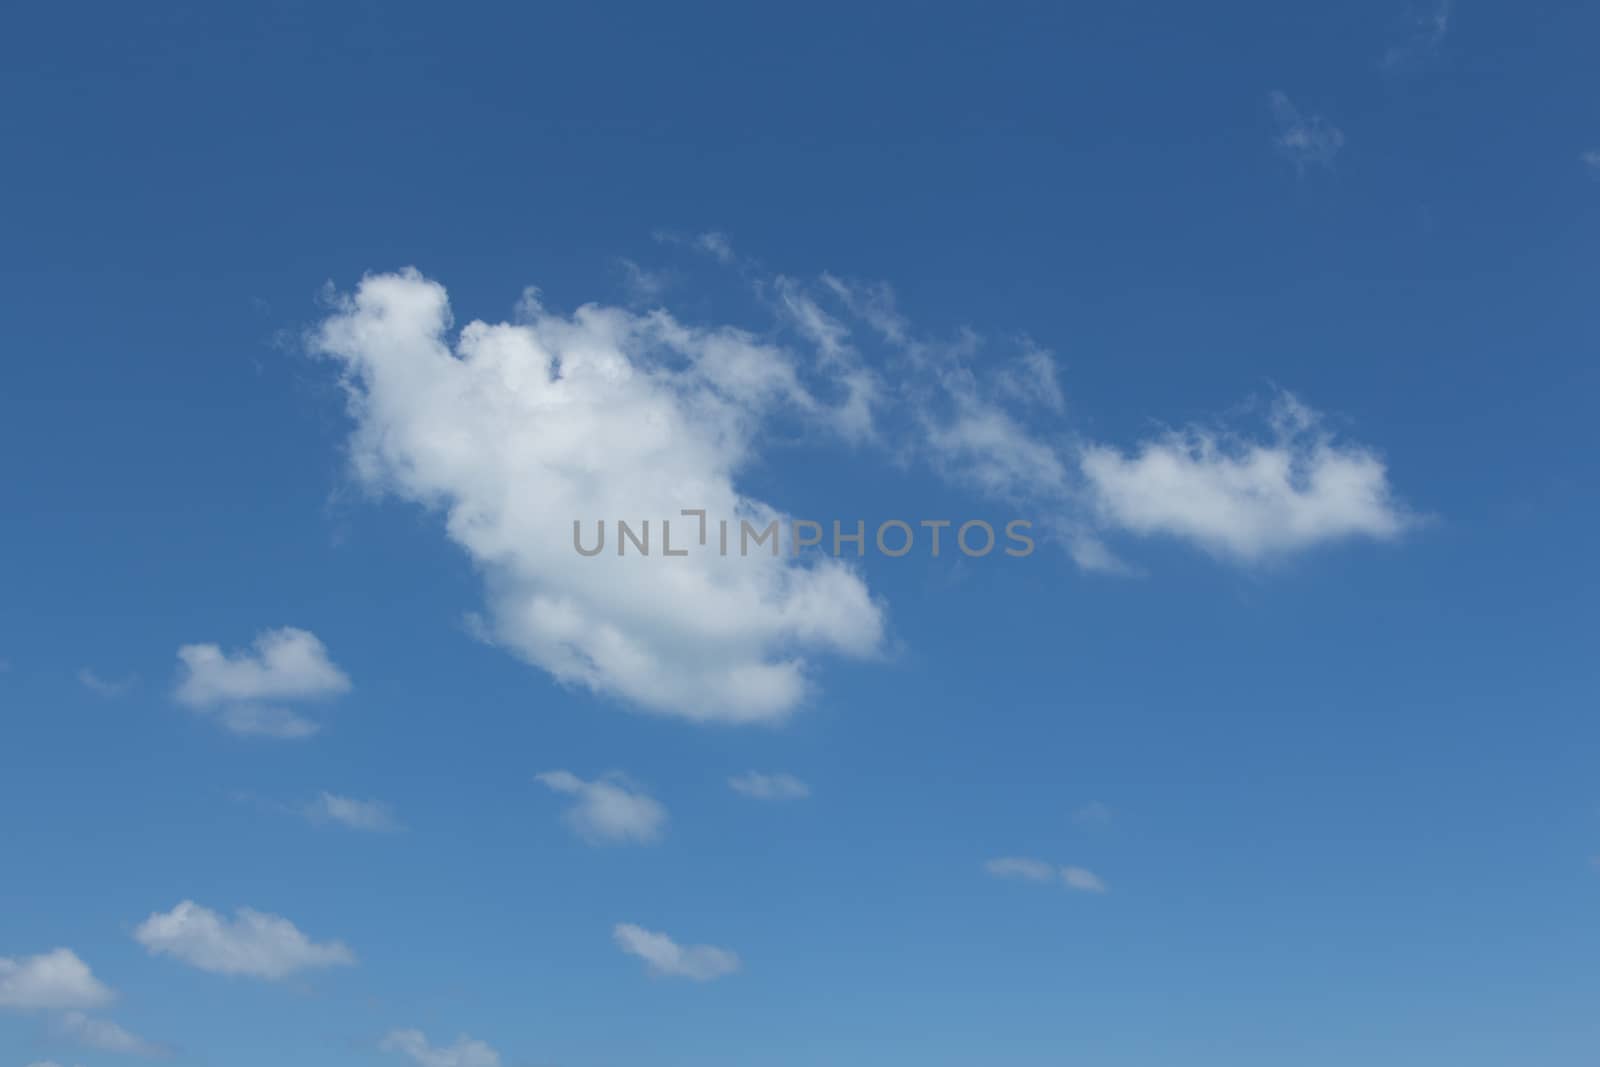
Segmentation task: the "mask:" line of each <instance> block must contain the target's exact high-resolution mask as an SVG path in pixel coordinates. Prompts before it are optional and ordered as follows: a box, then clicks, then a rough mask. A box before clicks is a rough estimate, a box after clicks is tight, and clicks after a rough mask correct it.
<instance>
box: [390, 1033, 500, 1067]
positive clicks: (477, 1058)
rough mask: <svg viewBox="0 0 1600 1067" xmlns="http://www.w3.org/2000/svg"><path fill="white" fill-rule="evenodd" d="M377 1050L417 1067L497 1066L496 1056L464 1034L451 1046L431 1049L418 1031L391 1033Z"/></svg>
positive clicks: (423, 1035) (484, 1045)
mask: <svg viewBox="0 0 1600 1067" xmlns="http://www.w3.org/2000/svg"><path fill="white" fill-rule="evenodd" d="M380 1047H381V1048H382V1049H383V1050H384V1051H385V1052H399V1053H402V1054H404V1055H406V1056H409V1057H410V1058H411V1060H412V1061H413V1062H414V1063H416V1064H418V1065H419V1067H500V1053H498V1052H496V1051H495V1050H494V1049H493V1048H491V1047H489V1046H488V1045H486V1044H484V1043H483V1042H482V1041H475V1040H473V1039H472V1038H470V1037H467V1036H466V1035H465V1034H463V1035H461V1036H460V1037H458V1038H456V1041H455V1044H453V1045H437V1046H435V1045H430V1044H429V1043H428V1038H427V1035H425V1034H424V1033H423V1032H422V1031H421V1030H395V1031H393V1032H392V1033H390V1034H389V1035H388V1036H387V1037H385V1038H384V1039H383V1042H382V1044H381V1045H380Z"/></svg>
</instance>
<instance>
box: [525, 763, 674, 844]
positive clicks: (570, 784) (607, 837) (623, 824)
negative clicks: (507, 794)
mask: <svg viewBox="0 0 1600 1067" xmlns="http://www.w3.org/2000/svg"><path fill="white" fill-rule="evenodd" d="M535 780H536V781H538V782H539V783H540V784H542V785H544V786H545V787H546V788H548V789H550V790H552V791H553V792H556V793H560V794H562V795H563V796H570V797H572V798H573V801H572V804H571V805H570V806H569V807H568V808H567V810H566V812H565V813H564V814H563V816H562V818H563V819H564V820H565V821H566V823H567V825H568V826H570V827H571V828H572V830H573V832H574V833H576V834H577V835H578V836H579V837H582V838H583V839H584V840H586V841H589V842H592V843H594V844H621V843H630V842H631V843H643V842H650V841H655V840H657V839H659V838H660V837H661V833H662V830H663V829H664V828H665V826H666V823H667V809H666V808H664V807H663V806H662V805H661V804H660V802H658V801H657V800H655V799H654V798H653V797H651V796H650V795H649V794H647V793H645V792H644V791H643V790H642V789H640V788H638V787H637V786H634V785H631V784H630V783H628V782H627V781H626V780H625V779H623V778H622V777H620V776H616V775H613V776H610V777H606V778H597V779H595V780H593V781H585V780H584V779H582V778H579V777H578V776H577V775H575V774H573V773H572V772H571V771H545V772H544V773H542V774H539V775H536V776H535Z"/></svg>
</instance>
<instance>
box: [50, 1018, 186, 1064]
mask: <svg viewBox="0 0 1600 1067" xmlns="http://www.w3.org/2000/svg"><path fill="white" fill-rule="evenodd" d="M55 1029H56V1032H57V1033H60V1034H63V1035H65V1036H67V1037H70V1038H72V1039H73V1040H75V1041H77V1042H78V1043H79V1044H81V1045H84V1046H87V1047H88V1048H92V1049H96V1050H98V1051H100V1052H117V1053H122V1054H125V1055H131V1056H165V1055H167V1054H168V1049H167V1048H166V1046H164V1045H157V1044H155V1043H153V1042H150V1041H146V1040H145V1039H144V1038H142V1037H140V1036H139V1035H137V1034H133V1033H129V1032H128V1031H127V1030H125V1029H123V1028H122V1027H120V1026H118V1025H117V1024H116V1023H114V1022H110V1021H108V1020H105V1019H91V1018H90V1017H89V1016H87V1015H85V1014H83V1012H81V1011H69V1012H67V1013H66V1014H64V1015H62V1016H61V1017H60V1018H59V1019H57V1020H56V1023H55Z"/></svg>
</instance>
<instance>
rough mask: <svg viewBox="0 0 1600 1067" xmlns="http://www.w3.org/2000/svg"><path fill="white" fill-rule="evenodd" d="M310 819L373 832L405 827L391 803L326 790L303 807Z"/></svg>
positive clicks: (396, 829)
mask: <svg viewBox="0 0 1600 1067" xmlns="http://www.w3.org/2000/svg"><path fill="white" fill-rule="evenodd" d="M301 814H303V815H304V816H305V817H306V818H307V819H309V820H311V821H312V822H314V823H319V824H333V825H336V826H343V827H345V828H347V829H350V830H365V831H367V832H369V833H395V832H397V831H399V830H402V829H404V827H403V826H402V825H401V823H400V820H398V819H396V818H395V816H394V813H393V812H392V811H390V810H389V806H388V805H387V804H384V803H382V802H381V801H377V800H357V799H355V798H354V797H343V796H339V795H338V794H337V793H328V792H323V793H319V794H318V795H317V799H316V800H313V801H311V802H310V803H309V804H307V805H305V806H304V807H303V808H302V809H301Z"/></svg>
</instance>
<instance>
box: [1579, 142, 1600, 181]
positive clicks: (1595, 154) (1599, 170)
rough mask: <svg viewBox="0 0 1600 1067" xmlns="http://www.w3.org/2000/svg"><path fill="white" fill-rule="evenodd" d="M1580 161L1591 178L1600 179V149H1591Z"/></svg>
mask: <svg viewBox="0 0 1600 1067" xmlns="http://www.w3.org/2000/svg"><path fill="white" fill-rule="evenodd" d="M1578 159H1579V161H1580V162H1581V163H1582V164H1583V166H1584V169H1585V170H1587V171H1588V172H1589V176H1590V177H1591V178H1600V148H1591V149H1589V150H1588V151H1587V152H1584V153H1583V154H1582V155H1580V156H1579V157H1578Z"/></svg>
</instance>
